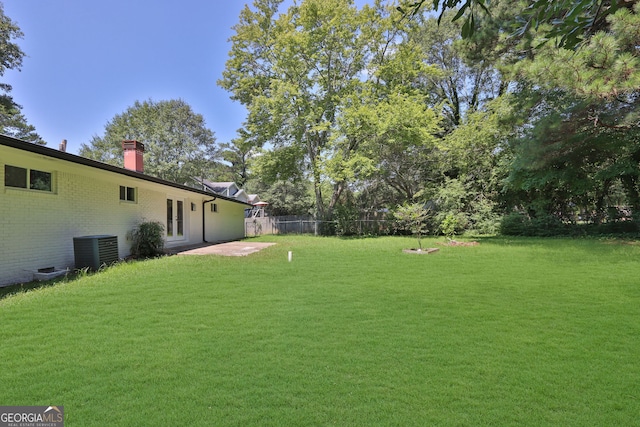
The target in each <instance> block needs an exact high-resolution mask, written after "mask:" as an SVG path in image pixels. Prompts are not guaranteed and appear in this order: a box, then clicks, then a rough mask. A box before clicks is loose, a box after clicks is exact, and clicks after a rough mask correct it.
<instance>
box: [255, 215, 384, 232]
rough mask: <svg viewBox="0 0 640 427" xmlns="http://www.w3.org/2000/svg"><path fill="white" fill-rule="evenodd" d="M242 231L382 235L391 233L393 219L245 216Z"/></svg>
mask: <svg viewBox="0 0 640 427" xmlns="http://www.w3.org/2000/svg"><path fill="white" fill-rule="evenodd" d="M244 231H245V236H247V237H252V236H260V235H262V234H315V235H318V234H323V235H329V234H339V235H382V234H392V233H393V231H394V221H389V220H384V219H359V220H349V221H320V220H316V219H314V218H313V217H312V216H278V217H263V218H245V220H244Z"/></svg>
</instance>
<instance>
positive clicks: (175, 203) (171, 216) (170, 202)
mask: <svg viewBox="0 0 640 427" xmlns="http://www.w3.org/2000/svg"><path fill="white" fill-rule="evenodd" d="M166 226H167V241H169V242H172V241H176V240H185V239H186V238H187V236H186V235H185V223H184V200H182V199H178V198H167V224H166Z"/></svg>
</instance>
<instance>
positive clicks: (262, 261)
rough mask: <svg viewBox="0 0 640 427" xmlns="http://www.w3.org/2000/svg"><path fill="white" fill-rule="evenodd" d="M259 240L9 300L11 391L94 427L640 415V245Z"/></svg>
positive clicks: (614, 422)
mask: <svg viewBox="0 0 640 427" xmlns="http://www.w3.org/2000/svg"><path fill="white" fill-rule="evenodd" d="M257 240H261V241H274V242H277V245H276V246H273V247H271V248H268V249H266V250H263V251H262V252H260V253H257V254H253V255H251V256H249V257H242V258H225V257H209V256H207V257H169V258H164V259H156V260H151V261H145V262H138V263H131V264H124V265H119V266H116V267H113V268H111V269H108V270H107V271H105V272H102V273H100V274H97V275H92V276H87V277H83V278H81V279H79V280H76V281H71V282H68V283H61V284H58V285H55V286H52V287H48V288H43V289H39V290H35V291H31V292H27V293H22V294H18V295H13V296H9V297H7V298H5V299H2V300H0V325H2V328H1V329H0V343H1V347H0V360H2V368H1V369H0V405H64V407H65V416H66V424H65V425H67V426H83V427H84V426H107V425H108V426H146V425H149V426H152V425H153V426H157V425H158V426H212V425H236V426H251V425H273V426H283V425H292V426H294V425H296V426H297V425H299V426H311V425H337V426H373V425H393V426H409V425H416V426H426V425H438V426H467V425H468V426H480V425H500V426H504V425H514V426H521V425H533V426H538V425H548V426H586V425H589V426H592V425H593V426H630V425H638V423H639V421H638V420H639V418H638V417H639V416H640V275H639V274H638V273H639V272H640V269H639V268H638V265H639V264H638V260H639V259H640V246H636V245H633V244H629V243H628V242H627V243H624V242H613V241H598V240H587V239H585V240H564V239H550V240H540V239H514V238H510V239H507V238H491V239H483V240H481V244H480V245H479V246H475V247H442V248H441V249H440V251H439V252H437V253H435V254H431V255H414V254H404V253H402V249H403V248H408V247H413V246H415V245H416V243H415V239H409V238H392V237H389V238H386V237H385V238H370V239H339V238H313V237H291V236H266V237H263V238H260V239H257ZM423 244H426V246H435V240H429V239H427V240H426V241H425V242H423ZM288 251H293V261H292V262H291V263H289V262H287V252H288Z"/></svg>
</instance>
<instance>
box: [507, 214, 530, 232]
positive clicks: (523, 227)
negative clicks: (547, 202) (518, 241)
mask: <svg viewBox="0 0 640 427" xmlns="http://www.w3.org/2000/svg"><path fill="white" fill-rule="evenodd" d="M529 227H530V221H529V218H528V217H527V216H525V215H523V214H520V213H517V212H512V213H510V214H509V215H505V216H504V217H503V218H502V221H500V234H503V235H505V236H526V235H528V234H527V232H528V229H529Z"/></svg>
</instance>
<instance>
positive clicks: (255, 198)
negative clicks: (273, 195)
mask: <svg viewBox="0 0 640 427" xmlns="http://www.w3.org/2000/svg"><path fill="white" fill-rule="evenodd" d="M259 201H260V197H259V196H258V195H257V194H249V195H248V196H247V203H251V204H252V205H255V204H256V203H258V202H259Z"/></svg>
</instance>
